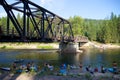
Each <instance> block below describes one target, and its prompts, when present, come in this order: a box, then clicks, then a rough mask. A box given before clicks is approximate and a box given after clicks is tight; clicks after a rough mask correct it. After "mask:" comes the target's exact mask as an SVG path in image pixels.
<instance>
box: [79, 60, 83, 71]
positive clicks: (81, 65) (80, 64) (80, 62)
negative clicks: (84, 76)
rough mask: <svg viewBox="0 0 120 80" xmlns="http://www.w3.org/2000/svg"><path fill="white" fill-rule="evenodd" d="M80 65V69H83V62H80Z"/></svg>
mask: <svg viewBox="0 0 120 80" xmlns="http://www.w3.org/2000/svg"><path fill="white" fill-rule="evenodd" d="M79 67H80V71H82V67H83V65H82V62H80V65H79Z"/></svg>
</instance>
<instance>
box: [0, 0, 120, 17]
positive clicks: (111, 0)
mask: <svg viewBox="0 0 120 80" xmlns="http://www.w3.org/2000/svg"><path fill="white" fill-rule="evenodd" d="M13 1H14V0H7V2H9V3H10V2H13ZM31 1H32V2H34V3H36V4H38V5H40V6H42V7H44V8H46V9H48V10H50V11H52V12H53V13H55V14H57V15H59V16H61V17H63V18H66V19H68V18H69V17H70V16H72V17H73V16H75V15H78V16H81V17H83V18H91V19H104V18H106V17H109V16H110V14H111V12H113V13H114V14H116V15H119V14H120V6H119V5H120V0H31ZM5 15H6V14H5V11H4V9H3V8H2V7H1V6H0V17H1V16H5Z"/></svg>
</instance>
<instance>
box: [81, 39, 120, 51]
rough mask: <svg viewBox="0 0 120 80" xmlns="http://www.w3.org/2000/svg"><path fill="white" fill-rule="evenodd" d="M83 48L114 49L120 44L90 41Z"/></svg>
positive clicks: (119, 46)
mask: <svg viewBox="0 0 120 80" xmlns="http://www.w3.org/2000/svg"><path fill="white" fill-rule="evenodd" d="M81 48H99V49H114V48H120V45H114V44H103V43H98V42H90V41H89V42H88V43H86V44H84V45H83V46H82V47H81Z"/></svg>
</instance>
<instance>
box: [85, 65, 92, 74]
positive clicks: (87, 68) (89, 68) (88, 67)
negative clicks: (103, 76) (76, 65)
mask: <svg viewBox="0 0 120 80" xmlns="http://www.w3.org/2000/svg"><path fill="white" fill-rule="evenodd" d="M86 71H88V72H90V73H91V74H93V71H92V68H91V66H90V65H89V66H87V67H86Z"/></svg>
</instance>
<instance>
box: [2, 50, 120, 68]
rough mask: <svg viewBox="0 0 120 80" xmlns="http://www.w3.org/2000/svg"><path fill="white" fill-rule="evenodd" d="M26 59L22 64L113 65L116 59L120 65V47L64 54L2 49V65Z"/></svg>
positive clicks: (52, 51) (50, 51)
mask: <svg viewBox="0 0 120 80" xmlns="http://www.w3.org/2000/svg"><path fill="white" fill-rule="evenodd" d="M16 59H24V62H23V63H21V64H26V63H28V62H31V61H32V62H34V63H35V64H37V65H42V64H43V63H44V62H48V63H50V64H53V65H60V64H62V63H66V64H71V65H72V64H74V65H79V63H80V62H81V63H82V64H83V66H87V65H91V66H92V67H100V66H102V65H103V66H105V67H111V66H112V62H113V61H116V62H117V63H118V66H119V67H120V49H106V50H99V49H86V50H84V51H83V53H76V54H64V53H59V52H56V50H39V49H33V50H32V49H30V50H29V49H21V50H17V49H16V50H14V49H13V50H7V49H3V50H0V66H10V65H11V64H12V63H13V62H14V60H16Z"/></svg>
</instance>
